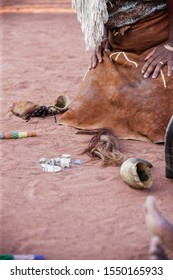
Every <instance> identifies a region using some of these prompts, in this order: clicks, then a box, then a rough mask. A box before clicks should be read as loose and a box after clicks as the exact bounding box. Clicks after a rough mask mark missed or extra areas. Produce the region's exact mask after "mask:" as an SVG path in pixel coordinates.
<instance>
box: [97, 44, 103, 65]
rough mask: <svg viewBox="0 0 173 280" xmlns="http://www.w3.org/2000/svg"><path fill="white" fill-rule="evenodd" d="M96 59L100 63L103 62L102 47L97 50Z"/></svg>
mask: <svg viewBox="0 0 173 280" xmlns="http://www.w3.org/2000/svg"><path fill="white" fill-rule="evenodd" d="M96 57H97V60H98V61H99V62H100V63H102V62H103V51H102V49H101V48H100V47H99V48H98V49H97V50H96Z"/></svg>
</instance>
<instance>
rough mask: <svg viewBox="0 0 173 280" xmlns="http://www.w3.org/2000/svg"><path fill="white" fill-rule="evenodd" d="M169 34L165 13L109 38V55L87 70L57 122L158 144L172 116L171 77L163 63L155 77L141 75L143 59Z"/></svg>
mask: <svg viewBox="0 0 173 280" xmlns="http://www.w3.org/2000/svg"><path fill="white" fill-rule="evenodd" d="M167 36H168V21H167V14H166V13H165V12H162V13H159V14H157V15H155V16H153V17H150V18H149V19H147V20H146V21H145V22H140V23H138V24H136V25H134V26H132V27H131V28H130V29H128V30H127V31H126V32H125V34H124V36H122V35H118V36H117V37H114V36H113V34H112V33H110V35H109V40H110V42H111V45H112V47H113V49H114V50H113V51H112V52H107V53H104V62H103V63H101V64H99V65H98V66H97V67H96V68H95V69H92V70H90V71H88V73H87V74H86V76H85V78H84V80H83V81H82V83H81V86H80V88H79V92H78V94H77V95H76V96H75V97H74V98H73V100H72V104H71V106H70V109H69V110H68V111H67V112H66V113H65V114H64V115H62V116H61V118H60V119H59V123H61V124H65V125H70V126H73V127H76V128H80V129H96V128H103V127H110V128H112V129H113V130H114V131H115V133H116V135H117V136H118V137H119V138H123V139H136V140H143V141H147V140H151V141H153V142H155V143H158V142H163V141H164V137H165V131H166V127H167V125H168V122H169V120H170V118H171V116H172V114H173V76H171V77H168V76H167V65H165V66H164V67H163V68H162V71H161V72H160V74H159V77H158V78H157V79H153V78H152V77H149V78H148V79H145V78H144V77H143V75H142V74H141V69H142V66H143V65H144V63H145V57H146V56H147V54H148V53H149V52H150V51H151V50H152V48H154V47H155V46H156V45H158V44H160V43H163V42H164V41H165V40H166V39H167Z"/></svg>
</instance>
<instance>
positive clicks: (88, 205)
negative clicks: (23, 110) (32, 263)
mask: <svg viewBox="0 0 173 280" xmlns="http://www.w3.org/2000/svg"><path fill="white" fill-rule="evenodd" d="M19 2H20V1H19ZM57 2H58V1H57ZM67 2H68V3H69V1H65V2H64V3H65V4H64V7H63V3H62V1H59V3H60V6H57V8H56V11H55V13H52V12H50V10H49V12H48V11H47V13H46V9H43V10H40V11H39V12H38V9H37V11H36V10H33V8H32V9H30V13H27V12H26V10H25V11H24V10H22V9H21V10H20V11H19V10H18V13H17V12H15V11H14V9H13V10H10V9H9V10H8V12H7V11H6V13H1V22H2V31H3V32H2V35H3V36H2V43H3V44H2V50H1V60H2V67H1V80H2V89H1V97H0V98H1V120H0V130H1V131H32V130H36V131H37V134H38V137H35V138H26V139H17V140H13V139H11V140H1V142H0V144H1V150H0V152H1V186H0V195H1V203H0V204H1V206H0V207H1V212H0V227H1V229H0V234H1V243H0V252H1V253H12V254H43V255H45V257H46V259H105V260H106V259H148V258H149V256H148V245H149V240H150V236H149V233H148V231H147V229H146V226H145V220H144V211H143V204H144V202H145V199H146V197H147V196H148V195H151V194H152V195H154V196H155V197H156V199H157V202H158V205H159V207H160V209H161V210H162V211H163V213H164V214H165V216H166V217H167V218H168V219H169V220H170V221H172V222H173V216H172V213H173V203H172V195H173V186H172V181H171V180H169V179H166V178H165V176H164V168H165V166H164V147H163V145H155V144H152V143H142V142H135V141H121V142H120V143H121V147H122V150H123V151H124V152H125V153H126V154H127V155H128V156H131V157H136V156H137V157H142V158H145V159H147V160H150V161H151V162H152V163H153V165H154V167H153V169H152V174H153V181H154V184H153V187H152V188H151V189H150V190H148V191H141V190H135V189H132V188H130V187H128V186H127V185H126V184H125V183H123V182H122V180H121V178H120V175H119V168H118V167H107V168H103V167H101V165H100V162H95V161H90V159H89V158H88V156H86V155H80V153H81V151H82V150H83V149H84V148H86V145H87V144H88V141H89V139H90V138H91V136H88V135H85V136H83V135H76V130H75V129H74V128H71V127H65V126H60V125H58V124H56V123H54V119H53V118H52V117H47V118H45V119H36V118H35V119H33V120H31V121H30V122H29V123H26V122H25V121H24V120H22V119H20V118H18V117H16V116H14V115H12V114H11V113H10V112H9V108H10V106H11V105H12V104H13V102H15V101H18V100H21V99H23V100H30V101H32V102H34V103H39V104H40V105H50V104H52V102H53V101H54V99H55V98H56V97H57V96H58V95H60V94H66V95H70V96H71V97H73V96H74V95H75V94H76V91H77V89H78V86H79V83H80V81H81V79H82V77H83V76H84V74H85V72H86V70H87V67H88V62H89V57H88V55H87V54H86V53H85V51H84V43H83V36H82V34H81V31H80V27H79V24H78V23H77V20H76V16H75V14H74V13H73V12H72V11H71V10H70V9H69V8H70V4H69V6H68V5H67ZM58 7H59V9H60V10H59V12H58ZM12 8H13V7H12ZM62 9H67V12H65V10H63V13H62ZM51 11H52V10H51ZM62 153H69V154H71V156H72V158H73V159H81V160H83V165H81V166H76V165H73V166H72V167H71V168H70V169H68V170H66V171H62V172H60V173H52V174H51V173H44V172H43V171H42V170H41V167H40V165H39V159H40V157H58V156H60V155H61V154H62Z"/></svg>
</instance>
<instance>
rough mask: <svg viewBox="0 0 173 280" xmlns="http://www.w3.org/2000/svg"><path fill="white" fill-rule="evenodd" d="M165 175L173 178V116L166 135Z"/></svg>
mask: <svg viewBox="0 0 173 280" xmlns="http://www.w3.org/2000/svg"><path fill="white" fill-rule="evenodd" d="M165 163H166V166H165V173H166V174H165V175H166V177H167V178H171V179H173V116H172V118H171V119H170V121H169V124H168V126H167V129H166V135H165Z"/></svg>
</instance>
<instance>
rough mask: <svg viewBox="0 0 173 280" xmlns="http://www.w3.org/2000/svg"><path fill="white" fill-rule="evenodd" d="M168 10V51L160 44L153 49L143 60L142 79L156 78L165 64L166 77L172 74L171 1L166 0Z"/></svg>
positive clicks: (172, 11)
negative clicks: (166, 68)
mask: <svg viewBox="0 0 173 280" xmlns="http://www.w3.org/2000/svg"><path fill="white" fill-rule="evenodd" d="M167 9H168V40H167V42H166V43H167V45H168V46H170V48H169V50H168V49H167V48H166V47H165V46H164V44H161V45H159V46H157V47H155V48H154V49H153V50H152V51H151V52H150V53H149V54H148V55H147V57H146V58H145V61H146V62H145V64H144V66H143V68H142V74H143V75H144V78H148V77H149V76H151V75H152V78H157V77H158V75H159V73H160V70H161V69H162V67H163V66H164V65H165V64H167V65H168V71H167V75H168V76H171V75H172V73H173V1H172V0H167Z"/></svg>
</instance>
